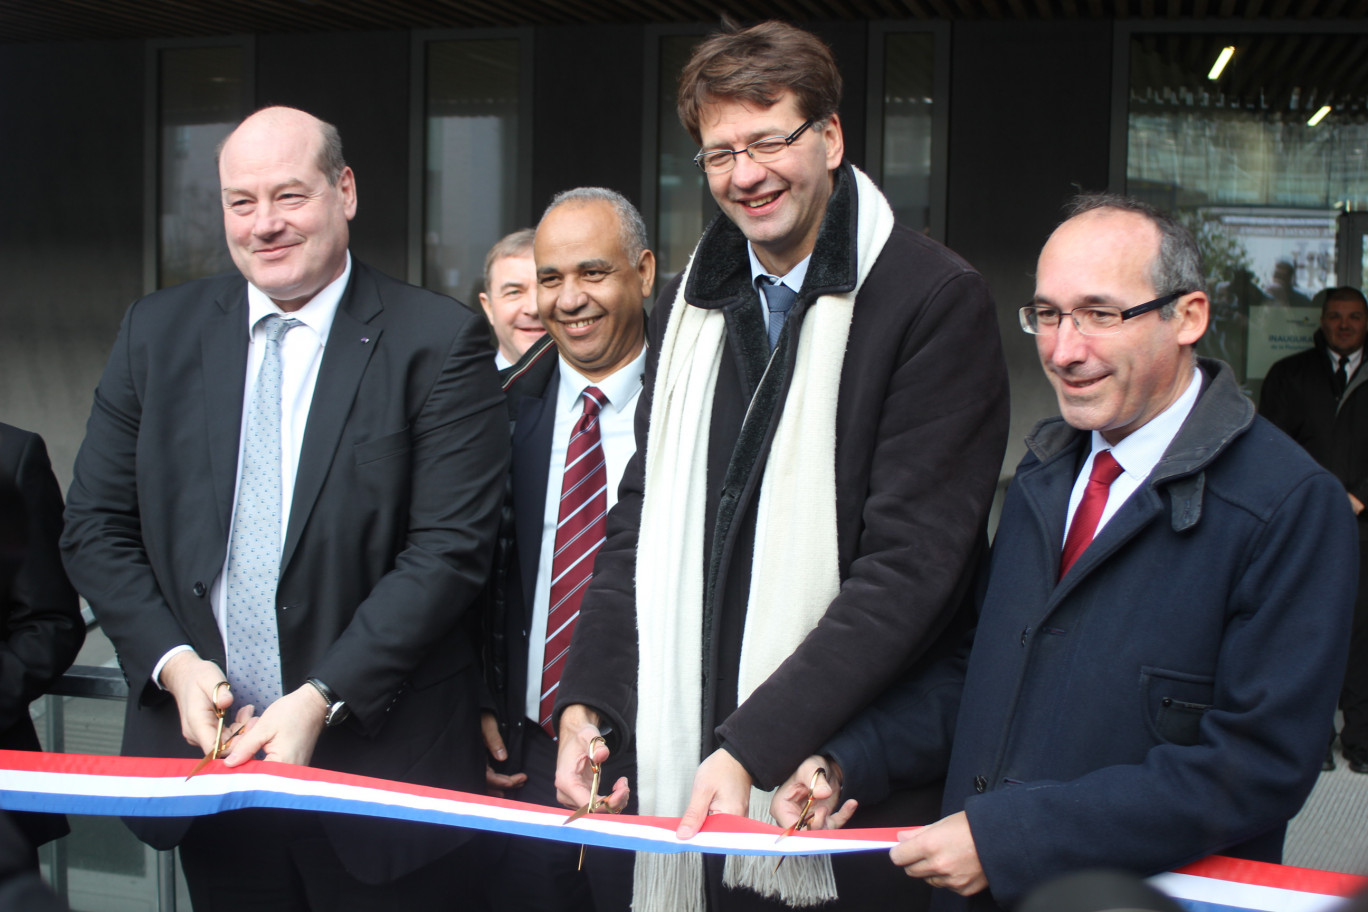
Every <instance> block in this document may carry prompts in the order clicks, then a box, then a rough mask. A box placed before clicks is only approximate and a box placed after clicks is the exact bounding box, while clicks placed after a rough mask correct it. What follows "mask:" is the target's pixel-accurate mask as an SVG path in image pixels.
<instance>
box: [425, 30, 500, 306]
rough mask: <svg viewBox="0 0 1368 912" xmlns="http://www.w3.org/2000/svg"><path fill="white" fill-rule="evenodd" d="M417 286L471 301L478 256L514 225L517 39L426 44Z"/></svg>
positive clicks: (479, 275) (480, 270)
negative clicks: (423, 169)
mask: <svg viewBox="0 0 1368 912" xmlns="http://www.w3.org/2000/svg"><path fill="white" fill-rule="evenodd" d="M426 48H427V64H426V91H427V97H426V122H427V123H426V126H427V145H426V165H425V167H426V173H425V182H424V183H425V190H424V202H425V207H424V225H423V285H424V286H426V287H427V288H431V289H433V290H434V291H440V292H442V293H443V294H448V295H451V296H452V297H454V298H456V299H458V300H460V301H462V302H464V303H466V304H467V305H470V306H474V305H475V302H476V300H477V299H476V294H477V293H478V292H479V291H480V288H481V285H482V283H483V278H484V258H485V254H486V253H487V252H488V251H489V248H490V247H492V246H494V243H495V242H496V241H498V240H499V238H501V237H503V236H504V235H506V234H508V233H509V232H511V231H516V230H517V229H519V228H521V227H524V226H523V225H521V224H518V218H519V213H518V182H519V179H520V178H521V177H522V175H521V174H520V165H519V160H520V159H519V149H520V145H519V144H520V142H521V141H522V136H521V134H522V132H523V130H525V127H524V126H523V124H522V123H521V122H520V119H519V111H518V100H519V78H520V74H519V44H518V40H517V39H513V38H510V39H482V40H459V41H431V42H428V43H427V44H426Z"/></svg>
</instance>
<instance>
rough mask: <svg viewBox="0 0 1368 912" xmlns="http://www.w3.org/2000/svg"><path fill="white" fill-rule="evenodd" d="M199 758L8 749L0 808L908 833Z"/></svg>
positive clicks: (644, 848) (1216, 911)
mask: <svg viewBox="0 0 1368 912" xmlns="http://www.w3.org/2000/svg"><path fill="white" fill-rule="evenodd" d="M196 762H197V761H195V760H163V759H149V758H143V757H105V756H92V755H85V754H44V753H31V752H27V751H0V771H3V777H0V808H3V809H5V810H11V811H43V812H49V813H64V814H91V815H96V816H120V817H186V816H192V817H197V816H200V815H203V814H215V813H218V812H219V811H228V810H236V809H239V808H246V807H269V808H292V809H300V810H311V811H324V812H330V813H342V814H357V815H363V816H369V817H385V818H389V819H394V820H413V821H418V822H422V823H436V824H441V825H444V826H459V827H467V828H471V829H479V830H486V831H489V832H495V833H513V834H516V835H520V836H532V837H535V838H538V839H552V840H555V841H557V842H570V843H577V844H578V843H588V844H590V845H596V846H605V847H608V848H615V849H628V850H633V851H639V852H705V853H710V854H728V855H770V856H780V855H817V854H838V853H845V852H864V851H872V850H875V849H880V850H885V851H886V850H887V849H889V848H890V847H892V846H893V845H895V844H896V843H897V841H898V839H897V833H898V831H899V829H906V828H887V829H860V830H818V831H816V832H796V833H794V834H793V835H792V836H789V837H787V838H785V839H782V840H777V837H778V835H779V832H780V831H779V829H778V828H777V827H772V826H768V825H766V824H763V823H759V822H757V821H753V820H750V819H747V818H745V817H736V816H732V815H730V814H715V815H713V816H710V817H709V818H708V819H707V822H706V825H705V826H704V828H703V830H702V831H701V832H699V833H698V835H697V836H695V837H694V838H693V839H690V840H688V841H684V840H681V839H679V838H677V837H676V836H675V827H677V826H678V824H679V819H678V818H671V817H636V816H614V815H612V814H587V815H585V816H584V817H582V818H580V819H579V820H576V821H574V822H573V823H570V824H569V825H566V824H565V819H566V817H567V816H568V815H567V812H566V811H565V810H561V809H556V808H547V807H543V806H541V805H535V804H525V803H523V802H520V801H508V800H505V799H500V798H489V797H486V796H484V795H474V794H469V793H466V792H455V791H449V790H446V789H437V788H429V787H427V786H421V785H411V784H409V783H405V782H391V781H388V780H384V779H371V778H368V777H365V776H353V775H350V774H348V773H338V772H333V771H331V770H321V769H314V768H312V767H305V766H291V765H289V764H285V763H265V762H262V761H255V760H254V761H249V762H247V763H245V764H243V765H242V766H240V767H238V768H236V769H234V770H228V769H227V768H225V767H224V766H223V764H222V763H221V762H217V761H216V762H213V763H210V764H209V766H207V767H206V768H205V769H204V770H203V771H202V772H200V773H199V774H198V775H195V776H194V777H192V778H190V779H189V780H187V779H186V778H185V777H186V775H187V774H188V773H189V772H190V770H191V769H193V768H194V766H195V764H196ZM1150 883H1152V884H1153V885H1154V886H1156V887H1158V888H1159V889H1160V890H1162V891H1164V892H1165V893H1167V894H1168V895H1170V896H1172V897H1173V898H1174V899H1175V900H1177V901H1178V902H1179V904H1180V905H1182V906H1183V907H1184V908H1185V909H1186V910H1188V912H1329V910H1333V909H1335V908H1337V907H1338V906H1340V905H1342V904H1343V902H1344V897H1346V896H1352V895H1354V894H1355V893H1356V892H1358V891H1360V890H1364V889H1368V877H1356V876H1352V875H1348V874H1334V873H1330V872H1327V871H1315V870H1311V869H1308V868H1292V867H1287V866H1284V865H1273V864H1264V863H1261V862H1255V861H1244V860H1240V859H1234V858H1223V857H1220V856H1212V857H1210V858H1205V859H1202V860H1201V861H1198V862H1195V863H1193V864H1190V865H1187V866H1186V867H1183V868H1179V869H1178V870H1176V871H1172V872H1170V873H1168V874H1160V875H1158V876H1156V877H1152V878H1150Z"/></svg>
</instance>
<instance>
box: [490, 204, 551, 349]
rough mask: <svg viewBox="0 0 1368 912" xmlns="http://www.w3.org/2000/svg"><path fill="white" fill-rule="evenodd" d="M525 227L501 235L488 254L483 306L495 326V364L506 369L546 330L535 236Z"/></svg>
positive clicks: (493, 326)
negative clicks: (534, 260) (534, 252)
mask: <svg viewBox="0 0 1368 912" xmlns="http://www.w3.org/2000/svg"><path fill="white" fill-rule="evenodd" d="M535 233H536V232H535V231H533V229H531V228H523V229H520V230H518V231H515V232H513V233H512V234H510V235H506V236H505V237H503V238H501V239H500V240H499V242H498V243H497V244H495V245H494V246H493V247H491V248H489V253H488V254H486V255H485V265H484V284H485V290H484V291H482V292H480V307H482V308H484V313H485V318H486V319H488V320H489V325H490V328H491V329H493V330H494V340H495V343H496V344H497V350H496V351H495V353H494V366H495V367H497V368H498V369H499V370H503V369H504V368H506V367H508V366H509V365H511V364H513V363H514V362H515V361H517V360H518V359H519V358H521V357H522V356H523V352H525V351H527V349H528V348H529V347H530V346H531V345H532V343H533V342H536V341H537V340H538V339H540V338H541V337H542V335H543V334H545V332H546V330H545V328H543V327H542V324H541V320H540V319H539V318H538V317H537V294H536V291H537V277H536V274H535V272H534V271H533V266H532V237H533V235H534V234H535Z"/></svg>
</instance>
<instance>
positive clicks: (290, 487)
mask: <svg viewBox="0 0 1368 912" xmlns="http://www.w3.org/2000/svg"><path fill="white" fill-rule="evenodd" d="M350 278H351V253H350V252H349V253H348V254H347V265H346V268H344V269H343V270H342V275H340V276H338V278H337V279H335V280H334V281H333V282H332V283H331V284H329V285H327V286H326V287H324V289H323V290H322V291H320V292H319V293H318V294H316V295H314V296H313V298H312V299H311V300H310V301H309V302H308V303H307V304H305V305H304V306H303V307H301V308H299V310H296V311H294V312H293V313H284V312H283V311H281V309H280V308H279V307H277V306H276V304H275V302H274V301H272V300H271V299H270V297H269V296H268V295H267V294H266V293H265V292H264V291H262V290H261V289H260V288H257V287H256V286H255V285H253V284H251V283H250V282H249V283H248V284H247V333H248V348H247V376H246V379H245V380H244V382H243V385H242V425H241V428H240V429H239V431H238V461H237V464H238V466H239V473H238V478H237V480H236V481H235V482H234V483H233V513H234V514H236V513H237V489H238V485H239V484H240V483H241V481H242V476H241V469H240V467H241V465H242V438H243V434H244V433H245V432H246V429H247V419H248V414H247V412H248V409H249V408H250V407H251V403H252V391H253V389H255V387H256V380H257V374H258V373H260V371H261V361H262V359H263V358H264V357H265V353H266V329H265V327H264V326H262V325H261V319H262V318H263V317H265V316H268V315H269V314H280V316H282V317H289V318H291V319H295V320H298V321H299V322H300V323H302V324H303V325H302V326H296V327H295V328H294V329H292V330H290V331H289V332H288V333H286V334H285V335H284V336H283V337H281V341H280V368H281V370H280V450H281V452H280V543H281V548H282V549H283V548H284V546H285V530H286V528H287V527H288V525H289V521H290V505H291V503H293V501H294V486H295V475H296V474H297V472H298V469H299V449H300V447H301V446H302V445H303V443H304V428H305V426H306V425H307V424H308V421H309V405H310V403H311V402H313V394H314V384H315V383H316V382H317V381H318V368H319V365H321V364H322V363H323V350H324V348H325V347H326V346H327V344H328V333H329V332H331V331H332V324H333V317H335V316H336V315H337V305H338V304H339V303H341V301H342V292H343V291H344V290H345V289H346V287H347V280H348V279H350ZM232 529H233V524H232V519H231V518H230V519H229V523H228V530H229V531H228V534H229V536H230V537H231V536H232ZM229 544H230V545H231V542H230V543H229ZM227 555H228V551H227V550H226V549H225V552H224V558H223V568H222V569H221V570H220V571H219V575H218V576H217V577H215V578H214V582H213V584H212V585H211V586H210V587H209V605H210V607H211V608H212V609H213V611H214V619H215V620H216V621H218V628H219V635H220V636H221V637H223V642H224V645H225V646H226V645H227V643H228V613H227V611H226V606H227V604H228V556H227ZM190 648H191V647H190V646H189V645H184V646H177V647H175V648H174V649H171V650H169V651H168V652H167V653H166V655H164V656H162V657H161V661H159V662H158V663H157V665H156V667H155V668H153V669H152V680H153V681H154V682H155V683H156V684H157V686H159V687H160V686H161V670H162V667H163V666H164V665H165V664H166V662H167V660H168V659H170V658H171V657H172V656H173V655H175V654H176V653H178V652H184V651H186V650H188V649H190ZM286 690H289V688H288V687H287V688H286ZM261 708H262V709H264V708H265V707H261Z"/></svg>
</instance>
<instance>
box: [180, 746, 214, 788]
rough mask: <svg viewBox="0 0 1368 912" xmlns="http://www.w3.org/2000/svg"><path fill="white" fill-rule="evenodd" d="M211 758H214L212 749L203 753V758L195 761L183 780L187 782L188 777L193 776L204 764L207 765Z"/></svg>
mask: <svg viewBox="0 0 1368 912" xmlns="http://www.w3.org/2000/svg"><path fill="white" fill-rule="evenodd" d="M213 759H214V751H210V752H209V753H207V754H205V755H204V759H203V760H201V761H200V762H199V763H196V764H195V768H194V769H192V770H191V771H190V775H189V776H186V777H185V781H186V782H189V781H190V778H191V777H192V776H194V775H195V774H196V773H198V772H199V771H200V770H202V769H204V768H205V767H206V766H208V765H209V761H210V760H213Z"/></svg>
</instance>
